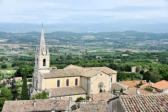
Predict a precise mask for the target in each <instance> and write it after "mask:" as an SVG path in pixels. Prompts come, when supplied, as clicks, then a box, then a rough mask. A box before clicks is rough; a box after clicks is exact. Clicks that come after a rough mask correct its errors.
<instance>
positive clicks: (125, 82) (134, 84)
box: [120, 80, 146, 88]
mask: <svg viewBox="0 0 168 112" xmlns="http://www.w3.org/2000/svg"><path fill="white" fill-rule="evenodd" d="M140 81H141V80H134V81H122V82H120V83H122V84H124V85H127V86H128V87H130V88H132V87H135V86H136V85H138V84H139V83H140ZM142 83H143V84H146V80H142Z"/></svg>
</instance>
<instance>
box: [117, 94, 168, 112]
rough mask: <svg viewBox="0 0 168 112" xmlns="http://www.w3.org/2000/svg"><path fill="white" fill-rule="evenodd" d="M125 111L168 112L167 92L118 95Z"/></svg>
mask: <svg viewBox="0 0 168 112" xmlns="http://www.w3.org/2000/svg"><path fill="white" fill-rule="evenodd" d="M120 101H121V103H122V105H123V108H124V110H125V111H126V112H168V94H153V95H128V96H120Z"/></svg>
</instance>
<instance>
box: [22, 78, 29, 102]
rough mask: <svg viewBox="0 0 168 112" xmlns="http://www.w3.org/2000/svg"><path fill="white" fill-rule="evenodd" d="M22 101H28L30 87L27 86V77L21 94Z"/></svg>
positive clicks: (24, 79)
mask: <svg viewBox="0 0 168 112" xmlns="http://www.w3.org/2000/svg"><path fill="white" fill-rule="evenodd" d="M21 99H22V100H28V99H29V95H28V86H27V78H26V76H24V77H23V85H22V93H21Z"/></svg>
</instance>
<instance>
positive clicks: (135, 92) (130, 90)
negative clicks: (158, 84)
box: [124, 87, 151, 95]
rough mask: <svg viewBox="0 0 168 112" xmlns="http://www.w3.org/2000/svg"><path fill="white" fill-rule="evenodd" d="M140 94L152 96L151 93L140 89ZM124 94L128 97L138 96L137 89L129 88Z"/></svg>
mask: <svg viewBox="0 0 168 112" xmlns="http://www.w3.org/2000/svg"><path fill="white" fill-rule="evenodd" d="M138 90H139V92H140V94H143V95H144V94H151V92H148V91H146V90H143V89H138ZM124 94H126V95H136V94H137V88H135V87H134V88H129V89H127V90H125V91H124Z"/></svg>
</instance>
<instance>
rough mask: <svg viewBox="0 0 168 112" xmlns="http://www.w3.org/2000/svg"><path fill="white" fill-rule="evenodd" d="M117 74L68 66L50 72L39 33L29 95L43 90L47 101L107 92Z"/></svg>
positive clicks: (104, 69) (110, 71) (42, 31)
mask: <svg viewBox="0 0 168 112" xmlns="http://www.w3.org/2000/svg"><path fill="white" fill-rule="evenodd" d="M116 77H117V72H116V71H114V70H112V69H110V68H108V67H80V66H75V65H69V66H67V67H65V68H64V69H52V68H50V53H49V50H48V48H47V47H46V44H45V38H44V29H43V27H42V30H41V39H40V46H39V47H38V48H37V51H36V54H35V68H34V73H33V89H32V94H35V93H38V92H41V91H43V90H45V91H47V92H48V93H49V97H50V98H57V99H69V98H71V99H72V100H73V101H75V100H76V98H78V97H83V98H85V97H86V96H89V95H92V94H97V93H99V92H111V89H112V88H111V85H112V83H115V82H116Z"/></svg>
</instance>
